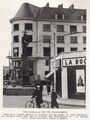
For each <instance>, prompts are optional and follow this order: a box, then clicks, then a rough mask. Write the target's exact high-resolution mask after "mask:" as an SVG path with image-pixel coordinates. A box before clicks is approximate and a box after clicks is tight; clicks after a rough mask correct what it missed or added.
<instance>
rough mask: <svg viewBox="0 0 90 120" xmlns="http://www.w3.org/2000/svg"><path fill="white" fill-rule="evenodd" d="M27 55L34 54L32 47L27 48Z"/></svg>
mask: <svg viewBox="0 0 90 120" xmlns="http://www.w3.org/2000/svg"><path fill="white" fill-rule="evenodd" d="M26 55H27V56H32V47H27V48H26Z"/></svg>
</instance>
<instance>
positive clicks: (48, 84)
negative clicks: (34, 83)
mask: <svg viewBox="0 0 90 120" xmlns="http://www.w3.org/2000/svg"><path fill="white" fill-rule="evenodd" d="M47 93H48V95H49V93H50V83H47Z"/></svg>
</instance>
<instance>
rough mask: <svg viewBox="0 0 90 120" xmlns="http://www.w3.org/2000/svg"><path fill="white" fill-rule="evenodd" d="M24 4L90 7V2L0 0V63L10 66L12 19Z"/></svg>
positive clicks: (70, 0)
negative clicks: (8, 57)
mask: <svg viewBox="0 0 90 120" xmlns="http://www.w3.org/2000/svg"><path fill="white" fill-rule="evenodd" d="M23 2H28V3H30V4H33V5H36V6H39V7H43V6H45V5H46V3H47V2H49V5H50V7H57V6H58V5H59V4H63V7H64V8H68V7H69V6H70V5H71V4H74V6H75V8H80V9H81V8H82V9H86V8H87V7H89V5H90V0H7V2H6V0H0V41H1V44H0V63H1V64H2V65H4V66H5V65H8V59H7V58H6V56H8V55H9V50H11V24H10V19H11V18H13V17H14V16H15V14H16V13H17V11H18V9H19V8H20V6H21V5H22V4H23Z"/></svg>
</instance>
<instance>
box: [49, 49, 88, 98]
mask: <svg viewBox="0 0 90 120" xmlns="http://www.w3.org/2000/svg"><path fill="white" fill-rule="evenodd" d="M53 61H54V60H53V59H52V60H51V71H53V69H54V68H53V63H54V62H53ZM55 61H56V67H57V63H60V64H58V70H59V72H57V70H56V78H58V79H56V88H57V91H59V92H60V96H61V97H62V98H65V99H68V98H69V99H81V100H82V99H85V95H86V53H85V51H80V52H78V51H76V52H66V53H61V54H59V55H58V56H57V57H56V60H55ZM56 69H57V68H56ZM57 76H59V77H57Z"/></svg>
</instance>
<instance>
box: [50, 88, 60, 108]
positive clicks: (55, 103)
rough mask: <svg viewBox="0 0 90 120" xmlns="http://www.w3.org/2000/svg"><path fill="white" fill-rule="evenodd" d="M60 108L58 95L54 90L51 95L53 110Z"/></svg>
mask: <svg viewBox="0 0 90 120" xmlns="http://www.w3.org/2000/svg"><path fill="white" fill-rule="evenodd" d="M54 107H56V108H59V106H58V103H57V93H56V92H54V89H52V93H51V108H54Z"/></svg>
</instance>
